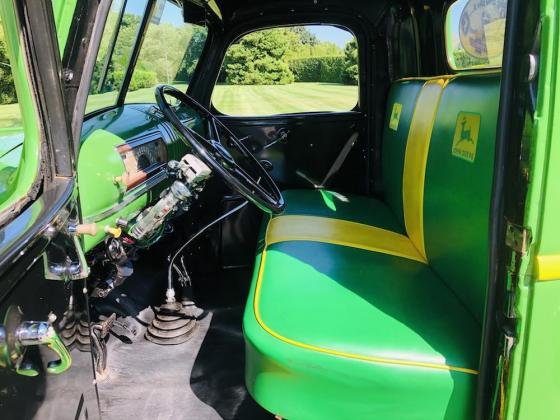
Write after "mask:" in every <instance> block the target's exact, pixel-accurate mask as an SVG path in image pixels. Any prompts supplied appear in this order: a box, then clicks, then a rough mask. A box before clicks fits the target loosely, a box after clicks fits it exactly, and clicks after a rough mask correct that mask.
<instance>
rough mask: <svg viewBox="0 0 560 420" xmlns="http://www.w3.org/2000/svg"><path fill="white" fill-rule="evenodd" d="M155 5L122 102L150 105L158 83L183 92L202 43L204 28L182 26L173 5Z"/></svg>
mask: <svg viewBox="0 0 560 420" xmlns="http://www.w3.org/2000/svg"><path fill="white" fill-rule="evenodd" d="M159 5H161V6H159ZM158 6H159V8H158ZM158 6H156V10H155V11H154V14H153V15H152V20H151V21H150V23H149V25H148V30H147V31H146V35H145V36H144V40H143V42H142V47H141V48H140V55H139V56H138V61H137V62H136V66H135V68H134V72H133V73H132V78H131V80H130V86H129V87H128V92H127V95H126V100H125V102H126V103H131V102H140V103H146V102H147V103H152V102H154V88H155V87H156V86H157V85H158V84H166V85H173V86H175V87H176V88H177V89H180V90H182V91H186V90H187V87H188V84H189V81H190V80H191V76H192V74H193V73H194V71H195V69H196V65H197V64H198V59H199V57H200V56H201V55H202V51H203V49H204V45H205V44H206V37H207V35H208V30H207V28H205V27H203V26H198V25H193V24H192V23H185V22H184V21H183V17H182V11H181V9H180V7H179V6H177V5H176V4H175V3H172V2H170V1H163V2H161V1H160V3H158ZM162 40H164V41H162Z"/></svg>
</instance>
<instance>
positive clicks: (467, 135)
mask: <svg viewBox="0 0 560 420" xmlns="http://www.w3.org/2000/svg"><path fill="white" fill-rule="evenodd" d="M466 126H467V117H463V120H462V121H461V132H460V134H459V135H460V137H459V141H458V142H457V143H461V142H463V141H468V142H469V143H474V140H473V139H472V137H471V126H470V125H469V128H467V127H466Z"/></svg>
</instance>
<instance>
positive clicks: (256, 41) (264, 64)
mask: <svg viewBox="0 0 560 420" xmlns="http://www.w3.org/2000/svg"><path fill="white" fill-rule="evenodd" d="M289 46H290V37H289V36H288V35H287V32H286V31H279V30H274V29H266V30H263V31H258V32H253V33H251V34H248V35H246V36H244V37H243V38H241V40H240V41H239V42H238V43H237V44H234V45H232V46H231V47H230V48H229V50H228V52H227V57H226V64H225V71H226V82H227V83H229V84H234V85H278V84H288V83H292V82H293V81H294V75H293V73H292V71H291V70H290V67H289V66H288V63H287V62H286V60H285V56H286V53H287V51H288V49H289Z"/></svg>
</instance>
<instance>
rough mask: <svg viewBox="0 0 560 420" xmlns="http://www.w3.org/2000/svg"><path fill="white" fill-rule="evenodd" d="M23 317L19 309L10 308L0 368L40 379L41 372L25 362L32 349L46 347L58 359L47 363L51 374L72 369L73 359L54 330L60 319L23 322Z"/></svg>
mask: <svg viewBox="0 0 560 420" xmlns="http://www.w3.org/2000/svg"><path fill="white" fill-rule="evenodd" d="M22 317H23V313H22V311H21V309H20V308H19V307H17V306H14V305H12V306H10V307H9V308H8V311H7V312H6V317H5V319H4V324H2V325H0V368H5V369H10V370H13V371H15V372H16V373H18V374H19V375H23V376H37V375H39V370H38V368H37V367H36V366H34V365H33V364H32V363H31V362H28V361H25V360H24V358H25V351H26V349H27V347H28V346H35V345H46V346H47V347H48V348H49V349H51V350H52V351H53V352H54V353H56V355H57V356H58V359H56V360H52V361H50V362H48V363H47V372H48V373H52V374H55V375H56V374H60V373H62V372H65V371H66V370H68V369H69V368H70V366H71V365H72V356H70V353H69V352H68V349H67V348H66V346H65V345H64V343H63V342H62V340H61V339H60V337H59V336H58V334H57V333H56V331H55V330H54V327H53V326H52V323H53V322H54V321H55V320H56V316H54V314H53V315H49V321H22Z"/></svg>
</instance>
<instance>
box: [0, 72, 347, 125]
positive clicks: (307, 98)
mask: <svg viewBox="0 0 560 420" xmlns="http://www.w3.org/2000/svg"><path fill="white" fill-rule="evenodd" d="M176 87H177V88H178V89H182V90H184V89H185V87H186V86H185V85H176ZM116 96H117V93H116V92H108V93H103V94H99V95H93V96H91V97H90V98H89V99H88V104H87V108H86V112H90V111H92V110H94V109H99V108H103V107H105V106H109V105H111V104H113V103H115V101H116ZM357 100H358V87H357V86H348V85H339V84H333V83H292V84H290V85H280V86H278V85H277V86H232V85H218V86H216V88H215V90H214V94H213V96H212V103H213V104H214V106H215V107H216V109H218V110H219V111H220V112H223V113H224V114H229V115H239V116H258V115H274V114H283V113H290V112H310V111H348V110H350V109H352V108H354V106H355V105H356V103H357ZM127 102H148V103H152V102H155V98H154V90H153V89H152V88H148V89H139V90H136V91H134V92H130V93H129V94H128V96H127ZM20 124H21V120H20V113H19V107H18V105H17V104H11V105H0V129H1V128H11V127H16V126H18V125H20Z"/></svg>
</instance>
